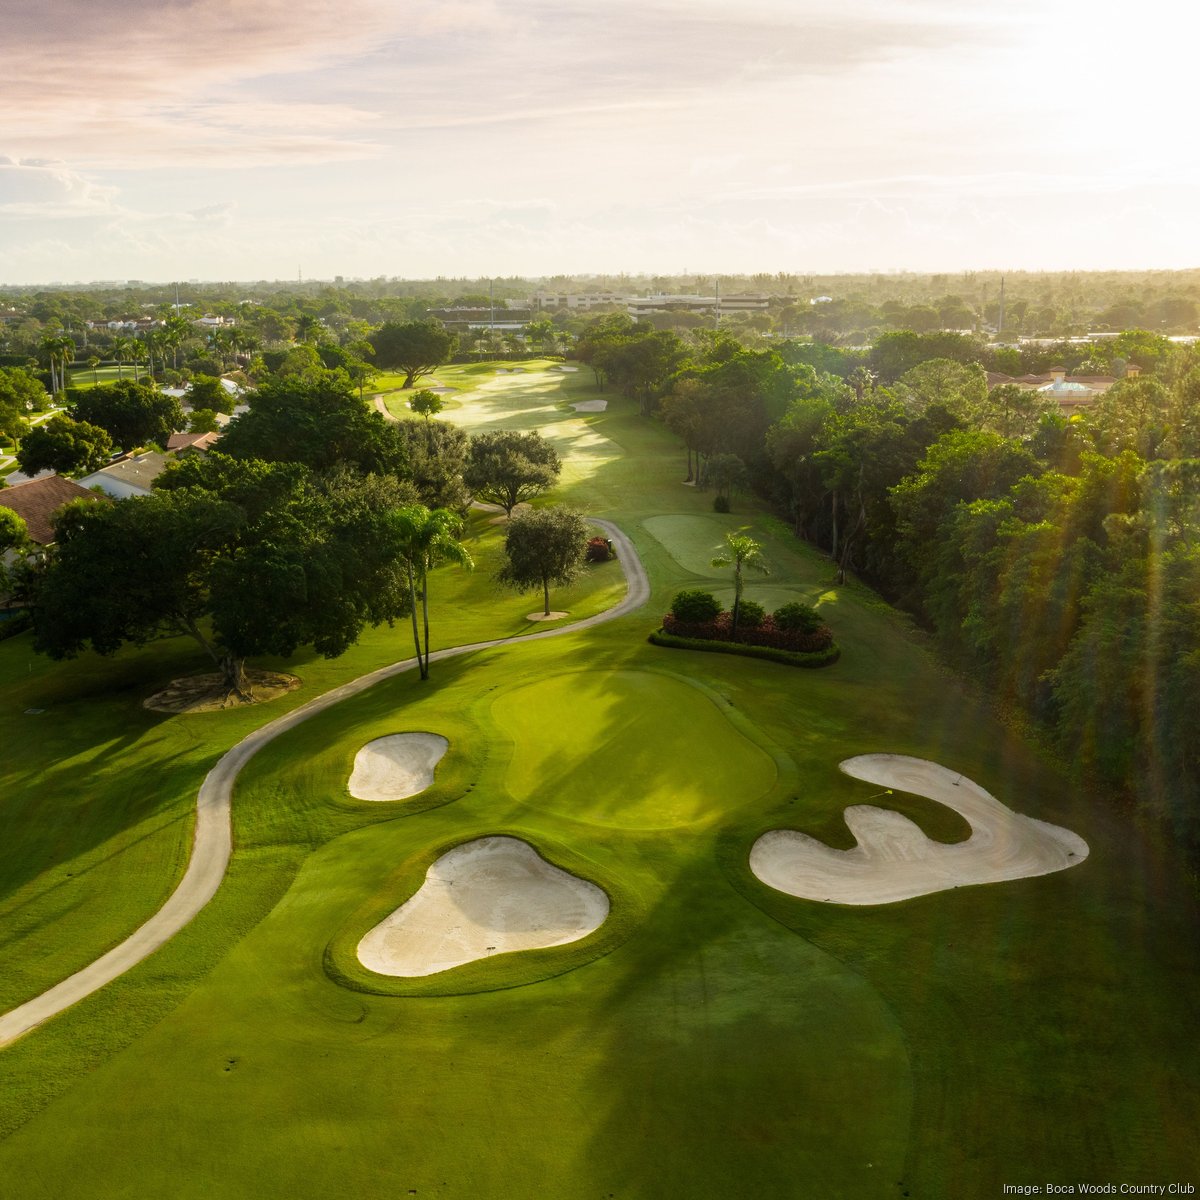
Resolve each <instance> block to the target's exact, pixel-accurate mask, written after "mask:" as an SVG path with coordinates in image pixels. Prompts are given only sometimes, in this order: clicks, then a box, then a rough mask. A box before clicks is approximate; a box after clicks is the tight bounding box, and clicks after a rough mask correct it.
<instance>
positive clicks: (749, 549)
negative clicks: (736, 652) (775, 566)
mask: <svg viewBox="0 0 1200 1200" xmlns="http://www.w3.org/2000/svg"><path fill="white" fill-rule="evenodd" d="M745 528H747V527H745V526H743V528H742V529H739V530H738V531H737V532H736V533H727V534H726V535H725V546H726V549H725V552H724V553H723V554H718V555H717V557H716V558H714V559H713V560H712V565H713V566H714V567H728V566H732V567H733V621H732V627H731V629H730V637H732V638H733V639H734V640H735V641H736V640H737V627H738V609H739V608H741V605H742V587H743V580H742V570H743V568H745V567H749V568H750V569H751V570H752V571H757V572H759V574H761V575H768V574H770V572H769V571H768V570H767V568H766V566H765V565H764V564H763V562H762V546H761V545H760V544H759V543H758V542H756V541H755V540H754V539H753V538H752V537H750V536H748V535H747V534H746V533H745Z"/></svg>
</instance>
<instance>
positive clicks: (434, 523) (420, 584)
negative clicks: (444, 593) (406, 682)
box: [392, 504, 475, 679]
mask: <svg viewBox="0 0 1200 1200" xmlns="http://www.w3.org/2000/svg"><path fill="white" fill-rule="evenodd" d="M392 520H393V521H394V522H395V523H396V528H395V532H396V533H397V535H398V540H399V542H400V544H401V546H402V550H401V554H402V555H403V558H404V563H405V567H406V569H407V571H408V598H409V604H410V606H411V608H412V627H413V644H414V645H415V646H416V649H417V666H418V667H419V668H420V670H421V678H422V679H428V678H429V571H430V569H431V568H433V567H436V566H437V565H438V564H439V563H457V564H458V565H459V566H460V567H465V568H466V569H467V570H468V571H469V570H471V568H472V567H474V565H475V564H474V562H472V560H471V555H470V554H469V553H468V552H467V548H466V547H465V546H464V545H463V544H462V543H461V542H459V541H458V540H457V539H458V537H459V535H460V534H461V533H462V531H463V520H462V518H461V517H460V516H458V515H457V513H452V512H451V511H450V510H449V509H448V508H435V509H433V510H432V511H430V510H429V509H428V508H426V507H425V505H423V504H406V505H405V506H404V507H403V508H398V509H396V511H395V512H394V513H393V514H392ZM418 599H419V600H420V601H421V616H422V619H423V623H424V632H425V636H424V644H423V645H422V638H421V631H420V630H419V629H418V628H417V600H418Z"/></svg>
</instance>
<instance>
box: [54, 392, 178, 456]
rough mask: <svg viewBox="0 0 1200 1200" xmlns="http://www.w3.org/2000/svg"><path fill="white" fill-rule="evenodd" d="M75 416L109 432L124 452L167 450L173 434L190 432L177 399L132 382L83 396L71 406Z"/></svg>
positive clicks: (82, 394)
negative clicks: (142, 448)
mask: <svg viewBox="0 0 1200 1200" xmlns="http://www.w3.org/2000/svg"><path fill="white" fill-rule="evenodd" d="M71 415H72V416H73V417H74V418H75V420H77V421H85V422H87V423H89V424H91V425H98V426H99V427H100V428H101V429H103V430H106V431H107V433H108V435H109V437H111V438H112V441H113V445H114V446H117V447H119V448H120V449H122V450H136V449H137V448H138V447H139V446H145V445H148V444H149V443H151V442H156V443H158V445H160V446H164V445H166V442H167V439H168V438H169V437H170V436H171V434H173V433H175V432H177V431H178V430H181V429H186V428H187V419H186V418H185V417H184V415H183V409H182V407H180V404H179V401H178V400H176V399H175V397H174V396H167V395H164V393H162V392H160V391H159V390H158V389H157V388H156V387H154V385H153V384H149V383H135V382H134V381H133V380H131V379H124V380H118V381H117V382H116V383H109V384H103V385H101V386H100V387H94V388H88V390H87V391H85V392H80V393H79V395H78V396H77V397H76V398H75V400H74V402H73V403H72V405H71Z"/></svg>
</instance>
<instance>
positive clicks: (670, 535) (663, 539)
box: [642, 513, 776, 578]
mask: <svg viewBox="0 0 1200 1200" xmlns="http://www.w3.org/2000/svg"><path fill="white" fill-rule="evenodd" d="M745 524H746V520H745V518H744V517H739V516H738V515H737V514H736V513H731V514H730V515H728V516H724V515H719V514H717V513H711V514H704V515H700V514H696V513H684V514H681V513H677V514H672V515H670V516H663V517H647V518H646V520H644V521H643V522H642V526H643V528H644V529H645V530H646V532H647V533H649V534H650V535H651V537H653V538H654V540H655V541H656V542H658V543H659V544H660V545H661V546H662V547H663V549H664V550H666V552H667V553H668V554H669V555H670V556H671V557H672V558H673V559H674V560H675V562H676V563H678V564H679V566H681V567H682V568H683V569H684V570H685V571H691V572H692V574H693V575H704V576H707V577H709V578H713V577H714V576H718V575H723V574H724V572H725V569H724V568H723V567H714V566H713V565H712V560H713V558H714V557H715V556H716V555H718V554H721V553H722V552H723V551H724V550H725V535H726V534H727V533H729V532H730V531H731V530H734V529H741V528H742V527H743V526H744V525H745ZM750 533H751V536H753V537H755V538H757V539H758V540H760V541H761V540H762V537H763V535H762V534H761V533H756V532H755V531H754V530H753V529H751V530H750ZM763 565H764V566H765V567H766V568H767V570H768V571H769V572H770V573H771V574H772V575H774V574H775V573H776V572H775V570H774V569H773V567H772V565H771V562H770V559H769V557H767V556H765V555H764V559H763Z"/></svg>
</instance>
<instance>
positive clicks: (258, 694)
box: [142, 667, 301, 713]
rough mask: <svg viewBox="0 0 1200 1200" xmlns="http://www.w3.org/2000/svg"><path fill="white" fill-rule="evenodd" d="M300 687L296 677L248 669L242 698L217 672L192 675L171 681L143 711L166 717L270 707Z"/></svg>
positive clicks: (147, 701) (151, 697)
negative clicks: (242, 708)
mask: <svg viewBox="0 0 1200 1200" xmlns="http://www.w3.org/2000/svg"><path fill="white" fill-rule="evenodd" d="M300 683H301V681H300V680H299V679H298V678H297V677H296V676H295V675H283V674H280V673H279V672H278V671H260V670H258V669H257V668H254V667H247V668H246V685H247V686H246V695H245V696H239V695H238V694H237V692H231V691H230V690H229V689H228V688H227V687H226V686H225V677H224V676H223V675H221V674H219V673H218V672H213V673H212V674H211V675H189V676H187V678H185V679H172V680H171V682H170V683H169V684H167V686H166V687H165V688H163V690H162V691H161V692H155V693H154V695H153V696H150V697H148V698H147V699H145V700H143V701H142V707H143V708H148V709H150V710H151V712H165V713H201V712H217V711H219V710H220V709H223V708H239V707H240V706H241V705H243V704H268V703H269V702H270V701H272V700H277V699H278V698H279V697H280V696H284V695H286V694H287V693H288V692H294V691H295V690H296V688H298V687H299V686H300Z"/></svg>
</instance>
